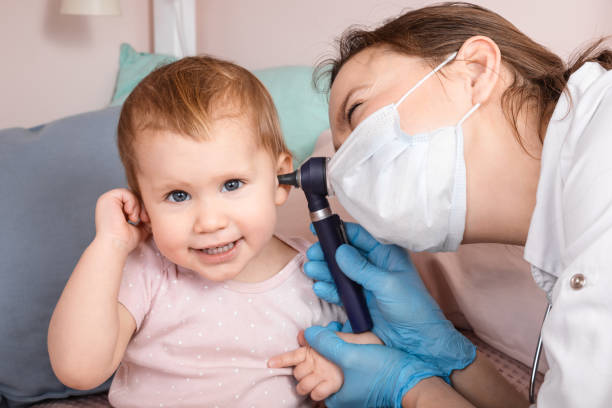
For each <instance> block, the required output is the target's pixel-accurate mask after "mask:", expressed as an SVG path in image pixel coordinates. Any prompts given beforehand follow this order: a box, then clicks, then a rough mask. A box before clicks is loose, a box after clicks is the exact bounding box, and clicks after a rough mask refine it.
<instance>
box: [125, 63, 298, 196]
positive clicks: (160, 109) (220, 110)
mask: <svg viewBox="0 0 612 408" xmlns="http://www.w3.org/2000/svg"><path fill="white" fill-rule="evenodd" d="M227 116H241V117H248V118H249V121H250V122H251V123H252V125H253V128H254V129H255V134H256V135H257V140H256V141H255V142H256V144H257V146H260V147H263V148H264V149H266V150H267V151H268V152H269V153H270V154H271V155H272V157H274V158H278V157H279V155H280V154H281V153H287V154H289V155H291V153H290V152H289V149H287V146H286V145H285V142H284V140H283V137H282V133H281V129H280V124H279V120H278V115H277V113H276V108H275V107H274V102H273V101H272V98H271V96H270V94H269V93H268V91H267V90H266V88H265V87H264V85H263V84H262V83H261V82H260V81H259V80H258V79H257V78H256V77H255V76H254V75H253V74H252V73H250V72H249V71H248V70H246V69H244V68H242V67H240V66H238V65H236V64H233V63H231V62H227V61H223V60H219V59H216V58H212V57H208V56H197V57H187V58H183V59H181V60H179V61H176V62H173V63H171V64H168V65H165V66H162V67H160V68H157V69H156V70H154V71H153V72H151V73H150V74H149V75H147V77H146V78H144V79H143V80H142V82H140V83H139V84H138V85H137V86H136V88H134V90H133V91H132V93H131V94H130V95H129V97H128V98H127V100H126V101H125V103H124V104H123V108H122V109H121V115H120V117H119V124H118V126H117V145H118V148H119V155H120V156H121V161H122V162H123V166H124V167H125V174H126V177H127V181H128V184H129V186H130V188H131V189H132V190H133V191H134V192H135V193H136V195H138V196H139V197H140V190H139V188H138V181H137V178H136V173H137V170H138V163H137V161H136V155H135V147H134V146H135V142H136V140H137V139H138V138H139V137H142V135H143V133H144V131H147V130H148V131H153V132H155V131H160V130H161V131H171V132H173V133H177V134H180V135H184V136H185V137H191V138H194V139H196V140H208V139H209V138H210V128H211V125H212V123H213V122H214V121H215V120H218V119H220V118H223V117H227Z"/></svg>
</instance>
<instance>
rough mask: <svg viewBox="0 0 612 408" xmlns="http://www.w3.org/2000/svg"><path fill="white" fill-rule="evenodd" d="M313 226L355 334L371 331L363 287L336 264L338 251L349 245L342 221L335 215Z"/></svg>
mask: <svg viewBox="0 0 612 408" xmlns="http://www.w3.org/2000/svg"><path fill="white" fill-rule="evenodd" d="M312 224H313V226H314V229H315V231H316V232H317V237H318V238H319V242H320V243H321V248H322V249H323V255H324V256H325V261H326V262H327V265H328V266H329V271H330V272H331V275H332V277H333V278H334V281H335V282H336V288H338V294H339V295H340V300H342V304H343V305H344V308H345V310H346V315H347V316H348V319H349V321H350V322H351V327H352V329H353V333H363V332H365V331H368V330H371V329H372V318H371V317H370V312H369V311H368V306H367V304H366V300H365V296H364V295H363V290H362V288H361V286H359V285H358V284H357V283H355V282H354V281H352V280H350V279H349V278H348V277H347V276H346V275H345V274H344V273H343V272H342V270H341V269H340V267H339V266H338V264H337V263H336V249H338V247H339V246H340V245H342V244H348V240H347V239H346V233H345V231H344V224H343V223H342V220H340V217H338V215H337V214H333V215H331V216H329V217H327V218H325V219H322V220H320V221H314V222H313V223H312Z"/></svg>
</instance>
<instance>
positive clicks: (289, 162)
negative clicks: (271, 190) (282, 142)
mask: <svg viewBox="0 0 612 408" xmlns="http://www.w3.org/2000/svg"><path fill="white" fill-rule="evenodd" d="M292 171H293V157H292V156H291V154H289V153H281V154H280V155H279V156H278V160H277V161H276V174H277V175H279V174H287V173H291V172H292ZM289 191H291V186H287V185H284V184H280V183H279V182H278V179H276V196H275V197H274V202H275V203H276V205H283V204H284V203H285V201H287V198H288V197H289Z"/></svg>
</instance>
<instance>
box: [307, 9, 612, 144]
mask: <svg viewBox="0 0 612 408" xmlns="http://www.w3.org/2000/svg"><path fill="white" fill-rule="evenodd" d="M477 35H482V36H486V37H489V38H491V39H492V40H493V41H494V42H495V43H496V44H497V46H498V47H499V49H500V51H501V58H502V62H503V63H505V64H506V66H507V67H509V68H510V70H511V71H512V72H513V74H514V81H513V83H512V84H511V85H510V86H509V87H508V88H507V89H506V91H505V92H504V94H503V95H502V106H503V108H504V112H505V114H506V117H507V119H508V120H509V121H510V123H511V124H512V126H513V127H514V131H515V135H516V137H517V140H518V141H519V143H521V145H522V146H523V144H522V142H521V140H520V138H519V132H518V128H517V117H518V114H519V113H520V111H521V110H522V109H523V108H526V107H528V108H533V109H536V111H537V113H538V116H539V119H540V129H539V136H540V140H543V138H544V133H545V130H546V127H547V124H548V121H549V120H550V117H551V115H552V112H553V110H554V108H555V105H556V102H557V100H558V99H559V96H560V95H561V93H562V92H563V91H564V89H565V86H566V84H567V81H568V79H569V77H570V75H571V74H572V73H574V72H575V71H576V70H578V69H579V68H580V67H581V66H582V64H584V63H585V62H588V61H596V62H599V63H600V64H601V65H602V66H603V67H604V68H605V69H608V70H609V69H612V51H611V50H609V49H603V50H602V49H601V45H602V43H603V41H604V39H603V38H602V39H600V40H599V41H597V42H595V43H594V44H593V45H591V46H590V47H588V48H587V49H586V50H585V51H584V52H582V53H580V54H579V55H578V57H577V58H575V59H574V60H573V62H571V63H570V64H569V65H566V64H565V63H564V62H563V61H562V60H561V58H559V57H558V56H557V55H555V54H554V53H552V52H551V51H549V50H548V49H546V48H545V47H544V46H542V45H540V44H538V43H536V42H535V41H533V40H531V39H530V38H529V37H528V36H527V35H525V34H523V33H522V32H521V31H519V30H518V29H517V28H516V27H515V26H514V25H512V24H511V23H510V22H509V21H507V20H506V19H504V18H503V17H501V16H500V15H499V14H496V13H494V12H492V11H490V10H487V9H485V8H483V7H480V6H477V5H473V4H469V3H458V2H452V3H441V4H437V5H432V6H428V7H424V8H420V9H417V10H413V11H409V12H407V13H405V14H403V15H401V16H399V17H396V18H393V19H391V20H388V21H386V22H385V23H384V24H383V25H382V26H380V27H378V28H376V29H373V30H368V29H363V28H359V27H352V28H349V29H348V30H347V31H346V32H344V33H343V34H342V36H341V37H340V39H339V40H338V48H339V56H338V57H337V58H332V59H329V60H326V61H323V62H322V63H321V64H319V66H318V68H317V73H316V76H317V78H318V79H320V78H321V76H322V75H323V74H325V73H329V75H330V77H329V88H331V85H332V84H333V82H334V80H335V78H336V76H337V75H338V72H339V71H340V69H341V68H342V66H343V65H344V64H345V63H346V61H348V60H349V59H350V58H351V57H352V56H354V55H355V54H357V53H358V52H360V51H362V50H364V49H365V48H368V47H372V46H386V47H389V48H390V49H392V50H394V51H396V52H399V53H402V54H406V55H411V56H417V57H420V58H423V59H424V60H425V61H427V62H428V63H430V64H431V66H432V67H433V66H435V65H438V64H439V63H440V62H442V61H443V60H444V59H445V58H446V57H448V55H450V54H451V53H453V52H455V51H457V50H459V48H461V45H462V44H463V43H464V42H465V41H466V40H467V39H468V38H470V37H473V36H477ZM326 68H328V69H327V70H326Z"/></svg>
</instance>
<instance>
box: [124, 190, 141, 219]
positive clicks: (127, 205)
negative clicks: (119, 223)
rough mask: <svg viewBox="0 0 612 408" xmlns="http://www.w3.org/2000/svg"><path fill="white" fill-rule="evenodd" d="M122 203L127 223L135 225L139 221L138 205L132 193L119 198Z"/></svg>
mask: <svg viewBox="0 0 612 408" xmlns="http://www.w3.org/2000/svg"><path fill="white" fill-rule="evenodd" d="M121 200H122V201H123V213H124V214H125V215H126V217H127V219H128V221H130V222H131V223H132V224H134V225H136V224H138V222H139V221H140V203H139V202H138V199H137V198H136V197H135V196H134V195H133V194H132V193H126V194H125V195H122V196H121Z"/></svg>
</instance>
